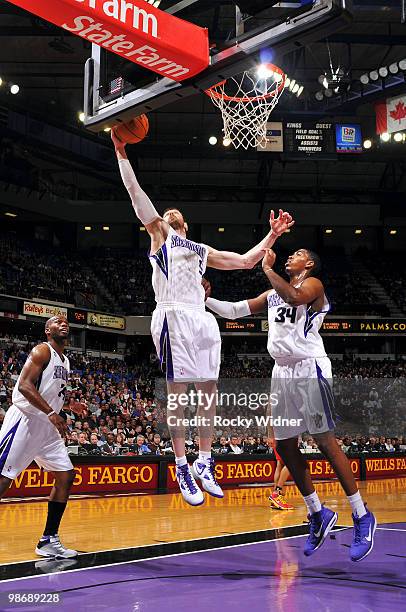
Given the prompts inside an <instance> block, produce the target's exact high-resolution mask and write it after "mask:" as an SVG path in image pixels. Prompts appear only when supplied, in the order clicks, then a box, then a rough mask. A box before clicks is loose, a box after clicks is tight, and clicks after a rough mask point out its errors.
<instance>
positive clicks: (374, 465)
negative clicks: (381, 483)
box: [365, 457, 406, 478]
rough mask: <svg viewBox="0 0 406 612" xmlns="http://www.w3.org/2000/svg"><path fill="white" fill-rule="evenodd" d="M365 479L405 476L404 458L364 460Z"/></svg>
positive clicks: (405, 459) (405, 460)
mask: <svg viewBox="0 0 406 612" xmlns="http://www.w3.org/2000/svg"><path fill="white" fill-rule="evenodd" d="M365 469H366V477H367V478H368V477H369V478H377V477H379V476H385V477H386V478H388V477H391V476H398V475H399V476H400V475H404V474H406V457H383V458H379V457H377V458H376V459H375V458H372V459H367V458H365Z"/></svg>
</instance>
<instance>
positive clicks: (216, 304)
mask: <svg viewBox="0 0 406 612" xmlns="http://www.w3.org/2000/svg"><path fill="white" fill-rule="evenodd" d="M268 293H269V291H264V293H261V295H258V296H257V297H255V298H252V299H249V300H242V301H241V302H226V301H223V300H216V299H214V298H212V297H209V298H207V299H206V306H207V307H208V308H210V310H212V311H213V312H215V313H216V314H218V315H219V316H220V317H223V318H224V319H231V320H233V319H243V318H244V317H249V316H250V315H253V314H259V313H260V312H264V311H266V309H267V307H268V303H267V298H268Z"/></svg>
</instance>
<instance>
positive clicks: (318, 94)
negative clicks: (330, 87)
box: [314, 91, 324, 102]
mask: <svg viewBox="0 0 406 612" xmlns="http://www.w3.org/2000/svg"><path fill="white" fill-rule="evenodd" d="M314 97H315V98H316V100H318V101H319V102H322V101H323V100H324V93H323V92H322V91H316V93H315V94H314Z"/></svg>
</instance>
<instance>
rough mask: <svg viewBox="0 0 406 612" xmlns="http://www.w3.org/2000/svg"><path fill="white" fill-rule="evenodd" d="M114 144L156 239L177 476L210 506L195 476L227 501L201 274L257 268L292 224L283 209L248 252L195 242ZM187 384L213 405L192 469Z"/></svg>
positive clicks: (214, 348) (155, 270)
mask: <svg viewBox="0 0 406 612" xmlns="http://www.w3.org/2000/svg"><path fill="white" fill-rule="evenodd" d="M112 140H113V142H114V146H115V149H116V154H117V159H118V162H119V168H120V173H121V177H122V179H123V183H124V185H125V187H126V188H127V191H128V193H129V195H130V197H131V201H132V205H133V208H134V211H135V213H136V215H137V217H138V219H139V220H140V221H141V223H142V224H143V225H144V226H145V228H146V230H147V232H148V233H149V235H150V238H151V251H150V262H151V265H152V285H153V288H154V292H155V300H156V309H155V310H154V312H153V315H152V322H151V333H152V338H153V341H154V344H155V348H156V351H157V354H158V357H159V359H160V361H161V364H163V362H164V361H165V363H166V380H167V388H168V394H170V395H171V397H172V398H174V401H173V402H172V401H171V403H172V404H175V406H172V408H174V410H171V413H170V417H171V420H170V421H168V425H169V429H170V433H171V437H172V443H173V448H174V452H175V461H176V478H177V480H178V483H179V487H180V491H181V493H182V496H183V498H184V499H185V501H187V502H188V503H189V504H191V505H192V506H198V505H200V504H202V503H203V501H204V496H203V493H202V491H201V490H200V489H199V487H198V486H197V484H196V480H195V478H198V479H200V481H201V484H202V487H203V489H204V490H205V491H207V492H208V493H209V494H210V495H212V496H214V497H219V498H221V497H223V496H224V494H223V491H222V490H221V488H220V486H219V485H218V483H217V482H216V479H215V475H214V461H213V459H212V457H211V444H212V436H213V417H214V413H215V410H216V382H217V379H218V374H219V368H220V358H221V339H220V332H219V329H218V325H217V321H216V319H215V317H214V316H213V315H212V314H211V313H209V312H206V311H205V304H204V299H205V291H204V288H203V286H202V276H203V274H204V271H205V269H206V266H210V267H212V268H218V269H221V270H237V269H251V268H253V267H254V266H255V264H257V263H258V262H259V261H260V260H261V258H262V256H263V254H264V249H266V248H269V247H270V246H271V245H272V244H274V242H275V240H276V239H277V238H278V236H280V235H282V234H283V233H284V231H285V230H286V229H287V228H288V227H290V226H291V225H293V221H292V218H291V217H290V215H289V214H288V213H284V212H283V211H280V213H279V217H278V218H277V219H274V218H273V215H272V217H271V230H270V232H269V233H268V235H267V236H266V237H265V238H264V239H263V240H262V241H261V242H260V243H259V244H258V245H256V246H255V247H254V248H252V249H251V250H250V251H248V252H247V253H245V254H244V255H239V254H238V253H232V252H228V251H216V250H215V249H213V248H211V247H209V246H207V245H205V244H199V243H196V242H193V241H192V240H188V239H187V238H186V232H187V229H188V227H187V224H186V222H185V220H184V218H183V215H182V214H181V212H180V211H179V210H178V209H177V208H171V209H168V210H166V211H165V213H164V215H163V217H161V216H160V215H159V214H158V212H157V211H156V209H155V207H154V205H153V204H152V202H151V201H150V199H149V198H148V196H147V195H146V194H145V192H144V191H143V190H142V189H141V187H140V185H139V183H138V181H137V179H136V177H135V174H134V172H133V170H132V167H131V164H130V162H129V161H128V159H127V155H126V153H125V144H124V143H122V142H121V141H120V140H119V139H118V138H117V136H116V135H115V134H114V130H112ZM188 383H194V386H195V388H196V391H198V392H200V393H202V394H204V397H205V400H206V404H205V405H200V406H199V408H198V415H202V416H204V417H205V426H203V427H201V428H199V458H198V459H197V460H196V461H195V462H194V463H193V466H192V470H191V469H190V468H189V465H188V463H187V460H186V456H185V431H184V426H183V424H182V418H183V407H182V406H181V405H180V402H178V401H177V398H179V396H180V394H184V393H186V391H187V388H188ZM199 403H200V404H202V402H199ZM174 420H175V423H174ZM207 423H210V424H207ZM206 424H207V425H206Z"/></svg>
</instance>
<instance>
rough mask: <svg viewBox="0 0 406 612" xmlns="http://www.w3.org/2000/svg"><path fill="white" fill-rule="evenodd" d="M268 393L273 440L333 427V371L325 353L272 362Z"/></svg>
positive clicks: (328, 429)
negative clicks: (323, 354) (270, 399)
mask: <svg viewBox="0 0 406 612" xmlns="http://www.w3.org/2000/svg"><path fill="white" fill-rule="evenodd" d="M271 393H272V399H273V401H272V409H271V412H272V418H273V423H274V424H273V428H274V434H275V439H276V440H287V439H289V438H294V437H296V436H298V435H300V434H301V433H303V432H305V431H308V432H309V433H310V434H312V435H315V434H319V433H324V432H327V431H332V430H333V429H334V427H335V424H334V400H333V392H332V372H331V362H330V359H329V358H328V357H320V358H317V359H315V358H309V359H301V360H300V361H299V360H292V361H288V360H287V362H283V364H281V363H280V362H278V363H275V365H274V368H273V370H272V383H271ZM274 394H275V396H274ZM277 417H279V418H277Z"/></svg>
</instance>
